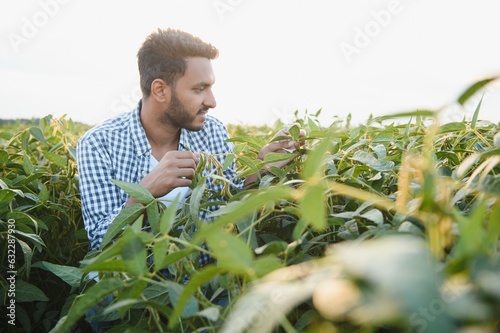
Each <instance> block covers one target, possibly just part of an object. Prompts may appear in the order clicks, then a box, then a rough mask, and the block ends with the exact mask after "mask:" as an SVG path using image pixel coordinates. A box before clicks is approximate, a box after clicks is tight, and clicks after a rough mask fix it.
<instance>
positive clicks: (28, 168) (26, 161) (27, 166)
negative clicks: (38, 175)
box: [23, 154, 33, 176]
mask: <svg viewBox="0 0 500 333" xmlns="http://www.w3.org/2000/svg"><path fill="white" fill-rule="evenodd" d="M23 169H24V172H25V173H26V175H27V176H29V175H31V174H32V173H33V164H32V163H31V161H30V158H29V157H28V155H26V154H24V155H23Z"/></svg>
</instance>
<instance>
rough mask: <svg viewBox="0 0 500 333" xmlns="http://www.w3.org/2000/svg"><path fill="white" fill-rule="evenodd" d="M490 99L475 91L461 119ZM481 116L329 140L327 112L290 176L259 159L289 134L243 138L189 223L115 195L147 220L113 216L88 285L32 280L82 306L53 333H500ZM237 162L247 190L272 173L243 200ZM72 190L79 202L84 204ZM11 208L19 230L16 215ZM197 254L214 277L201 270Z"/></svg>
mask: <svg viewBox="0 0 500 333" xmlns="http://www.w3.org/2000/svg"><path fill="white" fill-rule="evenodd" d="M490 81H491V80H490ZM490 81H488V82H483V83H481V87H483V86H484V85H486V84H487V83H489V82H490ZM479 88H480V87H479V86H478V85H477V84H476V85H474V86H472V87H471V88H470V89H467V90H466V91H465V92H464V93H463V94H462V95H461V97H460V101H459V102H460V104H463V103H465V101H466V100H467V99H468V98H470V97H471V96H472V95H473V94H474V93H476V92H477V91H478V89H479ZM479 112H480V105H479V106H478V108H477V110H476V113H475V114H474V117H473V119H472V121H470V122H468V121H465V120H464V121H462V122H453V123H447V124H443V125H440V124H439V123H438V121H437V119H438V117H439V111H429V110H420V111H414V112H405V113H401V114H398V115H392V116H387V117H380V118H370V119H369V121H368V122H367V123H366V124H363V125H359V126H356V127H349V126H345V124H344V123H342V122H339V121H335V122H333V123H332V124H331V125H330V126H328V127H322V126H321V125H320V124H319V122H318V121H317V116H318V115H319V112H318V113H316V114H313V115H309V114H306V116H305V117H303V118H297V119H296V123H295V124H291V125H288V126H287V129H288V131H289V137H288V138H289V139H293V140H295V141H299V142H302V143H303V144H304V145H303V147H302V148H301V149H299V150H298V151H295V152H294V154H295V155H294V158H293V160H292V161H291V162H290V163H289V164H288V165H286V166H285V167H283V168H275V167H267V166H266V165H267V164H268V163H272V162H275V161H279V160H284V159H288V158H289V157H290V155H288V154H279V153H276V154H270V155H268V156H266V158H265V159H264V161H260V160H257V159H256V156H257V153H258V151H259V150H260V148H261V147H262V146H263V145H264V144H266V143H267V142H269V141H272V140H280V139H283V137H272V135H274V134H275V133H276V132H277V131H278V130H279V129H280V127H282V126H283V124H281V123H276V124H275V125H274V126H273V127H265V126H263V127H260V128H248V127H247V128H245V127H244V126H232V127H230V128H229V131H230V133H231V137H232V139H231V141H232V142H233V143H234V144H235V150H234V153H233V154H229V155H228V156H226V162H225V163H224V164H223V165H221V164H219V163H218V162H217V160H216V159H215V158H214V157H213V156H209V155H203V156H202V159H201V161H202V163H201V166H210V167H213V169H214V172H212V173H211V174H210V175H208V176H207V177H201V176H200V174H198V176H197V177H196V178H195V182H194V184H193V186H192V193H191V195H190V197H189V198H188V201H187V202H186V203H185V204H184V205H182V208H181V209H179V210H177V206H178V205H177V203H173V204H172V205H170V206H169V207H168V208H165V207H164V206H163V205H162V204H161V203H159V202H158V201H157V200H156V199H155V198H153V197H152V196H151V195H150V194H149V193H148V192H145V191H144V190H143V189H142V188H141V187H139V186H138V185H136V184H129V183H123V182H115V184H116V185H117V186H119V187H121V188H122V189H123V190H124V191H126V192H127V193H128V194H129V195H131V196H132V197H134V198H135V199H136V200H137V201H138V202H140V203H141V204H136V205H132V206H129V207H127V208H126V209H124V210H123V211H122V212H121V213H120V214H119V215H118V216H117V218H116V219H115V220H114V221H113V222H112V224H111V226H110V228H109V230H108V233H107V234H106V235H105V237H104V239H103V243H102V245H101V248H100V249H99V250H98V251H94V252H91V253H88V254H87V255H86V257H85V259H84V260H82V261H81V266H80V270H77V271H75V269H76V267H77V266H78V264H76V261H72V262H70V261H67V262H61V259H60V258H55V257H54V258H51V259H50V260H48V259H44V260H43V261H42V263H39V264H36V265H32V267H33V266H35V267H36V269H37V270H40V271H41V270H42V269H44V270H46V271H47V273H48V272H50V273H51V274H55V275H57V276H59V277H61V278H62V279H63V281H64V282H65V283H66V284H67V285H68V287H69V288H70V289H71V290H70V293H71V295H75V296H69V297H68V303H67V304H69V303H70V302H71V306H70V307H69V306H68V307H69V310H67V311H66V310H64V311H63V310H61V311H59V312H58V313H55V314H54V317H52V318H55V317H57V319H58V322H57V324H56V325H55V326H51V328H52V331H53V332H67V331H71V329H72V328H74V327H75V325H81V320H82V317H83V316H84V315H85V313H86V312H87V311H89V310H95V311H97V312H96V313H95V315H94V319H98V320H101V321H108V322H111V323H112V325H113V328H111V329H110V330H109V331H110V332H115V331H116V332H123V331H131V332H231V333H233V332H259V333H260V332H401V331H408V332H409V331H414V332H459V331H460V332H461V331H464V330H467V329H478V330H481V331H483V332H495V331H496V330H497V329H498V327H499V325H500V323H499V321H498V318H500V312H499V309H500V293H499V289H498V285H499V283H500V280H499V278H498V277H499V276H500V255H499V249H500V247H499V245H500V243H499V237H500V202H499V200H500V176H499V171H500V166H499V162H500V134H499V127H498V124H492V123H490V122H487V121H480V120H479V118H478V114H479ZM392 119H396V120H402V119H406V122H405V123H402V124H401V123H399V122H396V121H395V120H392ZM392 121H393V122H392ZM300 128H305V129H306V130H307V136H306V137H299V130H300ZM32 131H34V130H32ZM28 133H30V132H29V130H28ZM245 133H246V134H245ZM35 135H36V134H35ZM32 141H33V142H34V141H35V140H34V139H33V138H32ZM38 141H40V140H39V139H38ZM61 141H64V140H63V139H61ZM23 149H24V148H23ZM18 155H19V152H18V151H17V152H15V151H12V152H9V154H8V155H5V156H6V158H9V159H10V158H12V159H15V158H18V159H19V161H21V158H20V157H19V156H18ZM21 155H22V154H21ZM41 155H42V156H44V157H45V155H46V154H43V153H42V154H41ZM61 155H63V156H65V155H64V154H61ZM11 156H14V157H11ZM16 156H17V157H16ZM50 156H51V155H50ZM67 161H70V159H69V158H68V159H67ZM71 161H72V160H71ZM231 161H236V162H237V165H238V173H239V176H240V177H244V176H246V175H248V174H251V173H253V172H255V171H256V170H260V169H262V168H263V169H264V170H266V171H265V172H264V173H261V174H259V178H258V181H257V182H256V183H255V184H253V185H252V186H249V187H248V188H245V189H244V190H242V191H238V192H235V191H231V190H230V188H231V187H230V186H229V185H230V183H231V180H225V179H223V178H222V177H221V174H222V173H221V172H222V170H223V169H224V168H226V167H227V165H228V164H229V163H230V162H231ZM54 163H55V162H54ZM18 164H20V165H23V164H22V163H20V162H18ZM65 165H66V166H67V164H65ZM28 168H29V167H28ZM200 169H201V167H200ZM16 170H17V171H16V172H17V173H18V174H19V173H22V172H23V170H24V166H20V167H18V168H17V169H16ZM2 179H3V178H2ZM8 179H12V176H11V177H10V178H8ZM37 179H38V178H37ZM40 179H43V178H40ZM68 179H69V178H68ZM75 180H76V178H72V182H71V188H72V190H71V192H68V193H72V194H73V198H78V196H77V194H76V193H75V192H72V191H73V189H74V188H75V186H76V185H77V183H74V182H73V181H75ZM40 181H41V182H42V184H44V183H43V180H40ZM211 181H215V182H223V183H224V184H225V185H227V186H225V190H224V191H223V193H211V192H210V191H208V190H207V186H206V184H207V182H211ZM56 184H57V183H54V184H53V185H56ZM67 185H69V184H67ZM8 186H10V187H9V189H11V188H12V189H14V187H13V186H12V181H11V183H10V184H8ZM46 186H47V187H48V186H49V185H46ZM15 189H17V188H15ZM11 191H12V190H11ZM40 191H41V190H40ZM68 191H69V190H68ZM24 192H27V191H24ZM24 192H23V193H24ZM9 193H10V192H9ZM15 193H16V196H15V198H16V200H20V198H22V196H21V195H20V194H18V192H15ZM35 193H38V192H35ZM9 195H10V196H12V194H9ZM18 197H20V198H18ZM6 198H7V199H8V200H6V199H2V200H0V201H1V202H3V203H8V204H7V205H5V206H7V207H6V208H5V209H6V211H7V212H8V213H9V214H10V213H11V212H12V211H13V210H14V209H15V208H16V207H18V206H17V201H9V200H11V198H10V197H6ZM12 198H14V197H13V196H12ZM57 198H58V199H60V198H61V196H58V197H57ZM52 200H55V199H52ZM60 200H61V199H60ZM54 202H55V201H54ZM212 205H220V206H221V208H220V209H218V210H217V211H216V212H214V213H212V214H211V219H212V220H211V222H210V223H203V222H201V221H200V220H199V212H200V211H201V210H207V209H209V208H210V207H211V206H212ZM21 207H23V206H22V205H21ZM70 207H73V206H70ZM2 209H3V206H2ZM17 209H18V210H19V208H17ZM65 212H66V213H67V212H68V209H66V210H65ZM30 214H31V212H30ZM44 214H45V213H44ZM31 215H33V214H31ZM35 216H37V219H41V218H40V217H39V216H38V215H35ZM40 216H43V215H40ZM75 216H76V215H75ZM6 218H7V217H6ZM145 218H147V221H148V224H147V225H148V227H143V225H144V221H145ZM18 219H19V218H18V217H17V216H16V222H17V221H18ZM3 221H4V217H3V215H2V222H3ZM43 221H44V220H43ZM80 222H81V221H80ZM80 222H79V223H78V225H80ZM39 225H40V223H39ZM32 230H34V231H36V229H33V227H32ZM42 230H43V228H42ZM32 234H35V232H32ZM45 237H47V236H45ZM19 238H21V237H19ZM41 238H42V239H43V235H42V236H41ZM53 242H55V240H54V239H53ZM29 244H31V245H32V246H31V248H33V247H35V245H34V244H35V243H34V241H32V240H31V243H29ZM78 244H84V243H78ZM39 246H40V249H41V250H42V251H41V253H43V252H44V251H45V250H44V248H43V247H42V245H41V244H40V245H39ZM54 246H57V245H54ZM73 246H74V245H73ZM200 253H207V254H209V255H210V256H211V257H212V258H214V260H213V262H211V263H210V264H208V265H205V266H200V264H199V262H198V257H199V254H200ZM75 257H76V255H75ZM33 258H34V257H33ZM80 258H81V256H79V258H72V259H80ZM19 260H20V261H18V262H21V260H22V258H19ZM54 263H57V264H58V266H55V265H53V264H54ZM96 275H97V278H96ZM30 281H31V280H30ZM31 282H32V281H31ZM32 283H33V284H34V282H32ZM41 288H42V289H41V290H47V289H43V286H42V287H41ZM51 292H52V291H51ZM76 294H78V296H76ZM46 296H47V297H49V298H50V299H51V300H52V299H53V297H52V296H53V295H52V293H50V294H49V293H46ZM96 305H98V306H97V307H96ZM64 309H67V308H66V307H65V308H64ZM30 320H31V321H33V320H34V319H30ZM33 322H35V321H33ZM51 324H54V322H51Z"/></svg>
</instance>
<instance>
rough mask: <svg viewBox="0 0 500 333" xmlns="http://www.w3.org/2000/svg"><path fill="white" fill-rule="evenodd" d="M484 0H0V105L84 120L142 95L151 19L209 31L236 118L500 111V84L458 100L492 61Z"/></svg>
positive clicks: (495, 62) (221, 100) (499, 68)
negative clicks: (141, 64) (139, 56)
mask: <svg viewBox="0 0 500 333" xmlns="http://www.w3.org/2000/svg"><path fill="white" fill-rule="evenodd" d="M499 18H500V2H497V1H493V0H479V1H466V0H458V1H457V0H455V1H452V0H442V1H439V2H437V1H430V0H420V1H411V0H384V1H380V0H376V1H374V0H370V1H368V0H360V1H335V2H333V1H330V0H314V1H307V2H306V1H299V0H272V1H269V0H267V1H265V0H252V1H249V0H203V1H201V0H198V1H197V0H162V1H160V0H145V1H141V2H139V1H136V2H133V3H131V2H128V3H124V2H122V1H118V0H109V1H105V2H103V1H97V0H89V1H76V0H39V1H32V2H24V1H23V2H21V1H14V0H3V1H2V2H1V3H0V36H1V38H0V94H1V97H0V118H32V117H43V116H45V115H47V114H53V115H56V116H61V115H63V114H66V115H68V116H69V117H70V118H72V119H73V120H75V121H80V122H84V123H87V124H90V125H94V124H97V123H100V122H101V121H103V120H104V119H107V118H110V117H113V116H115V115H117V114H119V113H122V112H125V111H128V110H130V109H132V108H133V107H134V106H135V104H136V103H137V101H138V100H139V99H140V97H141V94H140V89H139V84H138V71H137V64H136V53H137V50H138V49H139V47H140V45H141V43H142V41H143V40H144V38H145V37H146V36H147V35H148V34H149V33H151V32H152V31H153V30H155V29H157V28H165V27H173V28H178V29H182V30H185V31H188V32H190V33H192V34H194V35H196V36H198V37H200V38H202V39H203V40H205V41H207V42H210V43H212V44H213V45H215V46H216V47H217V48H218V49H219V51H220V56H219V58H218V59H216V60H215V61H214V62H213V66H214V71H215V75H216V85H215V86H214V92H215V96H216V99H217V103H218V106H217V108H215V109H214V110H212V111H211V112H212V115H214V116H216V117H218V118H219V119H220V120H222V121H223V122H225V123H231V124H253V125H259V124H273V123H274V122H275V121H276V120H278V119H281V120H282V121H284V122H287V121H290V120H291V119H292V118H293V113H294V111H295V110H298V111H299V113H300V114H303V113H304V112H305V111H306V110H308V112H309V113H315V112H316V111H317V110H318V109H320V108H321V109H322V112H321V116H320V120H321V122H322V124H324V125H329V124H330V123H331V122H332V121H333V120H334V119H336V118H335V117H338V118H340V119H345V118H346V117H347V115H348V114H351V115H352V122H353V123H363V122H365V121H366V120H367V119H368V117H369V115H370V114H373V115H374V116H378V115H386V114H391V113H396V112H401V111H409V110H414V109H417V108H419V109H437V108H440V107H443V106H445V105H447V106H448V107H447V108H446V110H445V111H443V120H444V121H454V120H456V121H461V120H463V118H464V117H465V118H468V119H470V118H471V117H472V114H473V112H474V109H475V108H476V106H477V104H478V102H479V98H480V97H481V96H482V95H483V94H484V98H483V104H482V109H481V112H480V115H479V118H481V119H487V120H490V121H494V122H498V121H500V112H499V108H500V87H499V86H498V84H493V85H491V86H488V87H487V88H486V89H484V91H482V92H480V94H478V96H477V98H473V99H471V100H470V101H469V102H468V103H467V104H466V105H465V107H459V106H458V105H456V104H453V103H452V102H453V101H455V100H456V99H457V98H458V96H459V95H460V94H461V93H462V92H463V91H464V90H465V89H466V88H467V87H469V86H470V85H471V84H473V83H474V82H476V81H478V80H481V79H483V78H486V77H489V76H492V75H498V74H500V61H499V59H500V43H498V32H499V31H500V19H499Z"/></svg>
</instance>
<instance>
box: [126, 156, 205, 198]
mask: <svg viewBox="0 0 500 333" xmlns="http://www.w3.org/2000/svg"><path fill="white" fill-rule="evenodd" d="M199 156H200V154H199V153H193V152H190V151H177V150H173V151H169V152H167V153H166V154H165V155H163V157H162V159H161V160H160V161H159V162H158V165H156V166H155V167H154V168H153V170H151V172H150V173H149V174H147V175H146V176H145V177H144V178H143V179H142V180H141V181H140V182H139V185H141V186H142V187H144V188H145V189H146V190H148V191H149V192H151V194H152V195H153V196H154V197H155V198H160V197H162V196H164V195H166V194H167V193H169V192H170V191H172V190H173V189H174V188H176V187H184V186H190V185H191V180H192V179H193V178H194V175H195V170H196V167H197V166H198V162H199ZM135 202H136V201H135V200H134V199H133V198H129V200H128V201H127V206H128V205H130V204H132V203H135Z"/></svg>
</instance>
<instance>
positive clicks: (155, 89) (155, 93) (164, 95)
mask: <svg viewBox="0 0 500 333" xmlns="http://www.w3.org/2000/svg"><path fill="white" fill-rule="evenodd" d="M171 94H172V90H171V87H170V86H169V85H168V84H166V83H165V81H163V80H162V79H155V80H154V81H153V82H151V97H153V98H154V99H155V100H156V101H157V102H158V103H170V96H171Z"/></svg>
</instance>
